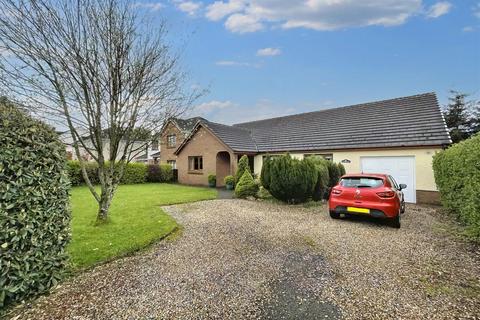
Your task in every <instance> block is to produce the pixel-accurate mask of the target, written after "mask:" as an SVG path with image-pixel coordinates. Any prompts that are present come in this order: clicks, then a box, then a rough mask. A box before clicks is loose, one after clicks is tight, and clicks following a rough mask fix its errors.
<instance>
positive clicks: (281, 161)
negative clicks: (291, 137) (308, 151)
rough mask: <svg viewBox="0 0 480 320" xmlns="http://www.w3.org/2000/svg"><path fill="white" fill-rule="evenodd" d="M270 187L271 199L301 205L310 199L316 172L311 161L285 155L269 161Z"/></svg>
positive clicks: (315, 181)
mask: <svg viewBox="0 0 480 320" xmlns="http://www.w3.org/2000/svg"><path fill="white" fill-rule="evenodd" d="M271 161H272V163H271V168H270V186H269V188H268V189H267V190H268V191H269V192H270V193H271V194H272V196H273V197H275V198H276V199H279V200H281V201H284V202H287V203H302V202H305V201H307V200H308V199H310V198H311V197H312V194H313V189H314V187H315V184H316V183H317V171H316V170H315V166H314V165H313V163H312V162H311V161H308V160H298V159H292V158H291V157H290V155H288V154H287V155H285V156H282V157H278V158H275V159H272V160H271Z"/></svg>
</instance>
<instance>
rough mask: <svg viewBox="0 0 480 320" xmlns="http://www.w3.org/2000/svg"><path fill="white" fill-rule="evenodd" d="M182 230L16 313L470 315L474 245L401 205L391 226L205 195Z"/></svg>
mask: <svg viewBox="0 0 480 320" xmlns="http://www.w3.org/2000/svg"><path fill="white" fill-rule="evenodd" d="M167 210H168V211H169V212H170V213H171V214H172V215H173V216H174V217H175V219H177V221H178V222H179V223H181V224H182V225H183V226H184V229H183V234H182V235H180V236H178V237H176V238H175V239H172V240H167V241H162V242H160V243H158V244H156V245H154V246H153V247H152V248H151V249H149V250H147V251H144V252H142V253H139V254H137V255H135V256H132V257H128V258H125V259H120V260H117V261H115V262H112V263H109V264H106V265H103V266H100V267H97V268H95V269H94V270H92V271H90V272H86V273H84V274H82V275H80V276H78V277H76V278H74V279H72V280H69V281H66V282H65V283H64V284H63V286H62V287H60V288H58V289H57V290H56V291H55V292H54V293H53V294H51V295H50V296H46V297H42V298H40V299H38V300H37V302H36V303H35V304H34V305H33V306H25V307H23V308H21V309H20V310H19V311H18V312H16V316H17V317H18V318H19V319H28V318H30V319H65V318H66V319H120V318H121V319H137V318H142V319H152V318H155V319H255V318H263V319H282V318H283V319H419V318H420V319H421V318H425V319H453V318H471V319H475V316H477V317H478V315H479V314H480V263H479V262H480V257H479V253H478V251H476V252H475V251H473V250H470V251H469V250H468V248H467V247H466V246H465V245H463V244H461V243H459V242H458V241H455V240H454V239H453V238H452V237H451V236H447V235H446V232H445V231H442V224H441V223H439V222H438V220H437V219H436V218H435V215H434V214H433V213H434V209H431V208H424V207H420V206H413V205H410V206H408V207H407V212H406V214H405V215H404V217H403V220H402V224H403V225H402V229H400V230H397V229H393V228H390V227H388V226H387V225H384V224H381V223H378V222H377V221H371V220H366V219H341V220H332V219H330V217H329V216H328V214H327V211H326V208H325V207H323V206H318V207H311V208H305V207H303V206H286V205H278V204H273V203H270V202H253V201H243V200H214V201H205V202H199V203H195V204H189V205H182V206H172V207H168V208H167Z"/></svg>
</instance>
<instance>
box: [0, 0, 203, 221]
mask: <svg viewBox="0 0 480 320" xmlns="http://www.w3.org/2000/svg"><path fill="white" fill-rule="evenodd" d="M166 35H167V30H166V27H165V23H164V22H161V23H160V24H159V25H158V26H157V27H155V28H151V27H150V26H147V25H146V24H145V23H143V19H142V17H140V16H138V13H137V12H136V10H135V9H134V6H132V4H131V3H129V2H128V1H122V0H0V83H1V84H2V85H3V87H4V88H3V89H6V92H7V93H8V94H9V96H11V98H13V99H14V100H16V101H21V102H22V104H23V105H25V106H29V108H30V109H31V111H32V112H34V113H36V114H38V115H41V116H43V117H47V118H49V119H50V120H55V121H57V122H60V123H62V124H64V125H65V126H66V127H68V129H69V131H70V134H71V137H72V139H73V146H74V150H75V153H76V155H77V158H78V159H79V161H80V164H81V167H82V174H83V177H84V179H85V181H86V183H87V185H88V187H89V189H90V191H91V193H92V195H93V196H94V197H95V199H96V201H97V202H98V205H99V209H98V217H97V218H98V220H101V221H105V220H106V219H107V218H108V211H109V208H110V203H111V200H112V198H113V196H114V193H115V191H116V188H117V186H118V184H119V182H120V179H121V177H122V175H123V172H124V168H125V166H126V164H127V163H128V162H129V161H130V160H131V159H132V158H133V157H134V156H135V155H138V153H139V152H144V151H145V149H146V146H147V143H148V141H142V139H140V138H139V136H138V133H139V132H148V133H150V134H152V135H153V136H155V135H156V134H157V133H158V132H159V130H160V128H161V126H162V125H163V123H164V121H165V120H166V119H167V118H168V117H170V116H178V115H179V114H181V113H183V112H184V111H185V110H186V109H187V108H188V106H189V105H191V102H192V101H193V100H194V99H195V98H196V97H197V95H196V93H195V92H191V93H187V92H186V91H184V90H183V88H184V84H185V76H184V73H182V72H181V71H180V70H179V58H178V55H175V54H172V50H171V46H170V45H168V42H167V41H166ZM143 138H144V137H143ZM81 150H85V151H86V152H87V153H88V154H89V155H90V157H91V158H93V159H94V161H96V162H97V163H98V167H99V170H98V175H99V177H98V178H99V181H100V185H101V191H100V192H97V191H96V190H95V188H94V186H93V185H92V183H91V181H90V179H89V177H88V175H87V172H86V170H85V161H84V160H83V158H82V156H81Z"/></svg>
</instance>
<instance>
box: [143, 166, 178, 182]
mask: <svg viewBox="0 0 480 320" xmlns="http://www.w3.org/2000/svg"><path fill="white" fill-rule="evenodd" d="M146 180H147V182H172V181H173V169H172V166H171V165H169V164H160V165H158V164H149V165H147V177H146Z"/></svg>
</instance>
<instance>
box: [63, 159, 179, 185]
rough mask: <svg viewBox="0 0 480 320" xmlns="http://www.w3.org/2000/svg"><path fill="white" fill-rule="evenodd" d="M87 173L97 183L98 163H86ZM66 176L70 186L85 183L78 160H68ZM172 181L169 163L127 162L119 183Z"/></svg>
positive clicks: (171, 170)
mask: <svg viewBox="0 0 480 320" xmlns="http://www.w3.org/2000/svg"><path fill="white" fill-rule="evenodd" d="M86 169H87V174H88V177H89V179H90V181H91V182H92V183H93V184H98V183H99V180H98V164H97V163H96V162H87V163H86ZM67 172H68V176H69V178H70V182H71V184H72V186H79V185H83V184H85V180H84V179H83V175H82V170H81V168H80V163H79V162H78V161H68V166H67ZM171 181H173V169H172V166H171V165H169V164H161V165H158V164H144V163H135V162H131V163H128V164H127V166H126V167H125V171H124V173H123V177H122V180H121V181H120V183H121V184H139V183H145V182H171Z"/></svg>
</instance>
